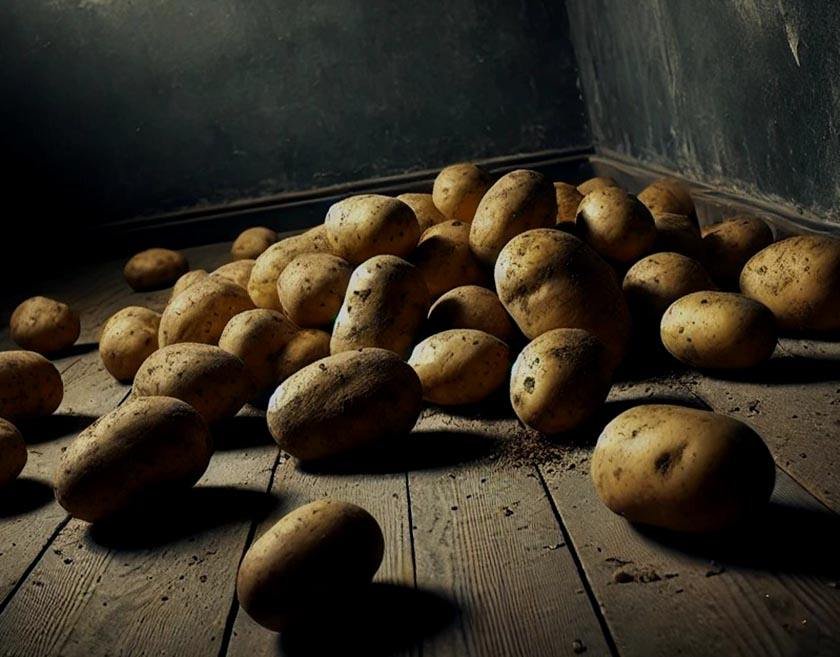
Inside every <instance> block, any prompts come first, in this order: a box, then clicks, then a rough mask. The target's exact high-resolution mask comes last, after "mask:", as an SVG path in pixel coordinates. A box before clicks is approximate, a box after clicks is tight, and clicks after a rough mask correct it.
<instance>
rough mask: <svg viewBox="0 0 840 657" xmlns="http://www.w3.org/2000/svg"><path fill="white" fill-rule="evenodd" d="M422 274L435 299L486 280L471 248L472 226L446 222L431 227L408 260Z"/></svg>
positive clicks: (461, 222) (457, 222) (458, 222)
mask: <svg viewBox="0 0 840 657" xmlns="http://www.w3.org/2000/svg"><path fill="white" fill-rule="evenodd" d="M409 260H410V261H411V263H412V264H414V266H415V267H417V268H418V269H419V270H420V273H421V274H423V280H425V281H426V287H428V288H429V294H430V295H431V296H432V298H437V297H439V296H440V295H441V294H443V293H444V292H446V291H448V290H451V289H452V288H454V287H458V286H460V285H470V284H473V283H483V282H484V281H485V280H486V276H485V273H484V270H483V269H482V267H481V263H480V262H479V261H478V259H476V257H475V256H474V255H473V252H472V249H470V225H469V224H466V223H464V222H463V221H444V222H443V223H440V224H437V225H435V226H432V227H431V228H429V229H428V230H427V231H426V232H425V233H423V235H422V236H421V237H420V242H419V244H418V245H417V248H416V249H414V253H412V254H411V257H410V258H409Z"/></svg>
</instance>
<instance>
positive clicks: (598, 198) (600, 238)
mask: <svg viewBox="0 0 840 657" xmlns="http://www.w3.org/2000/svg"><path fill="white" fill-rule="evenodd" d="M575 226H576V227H577V229H578V234H579V235H580V237H581V239H583V240H584V241H585V242H587V243H588V244H589V245H590V246H591V247H592V248H593V249H595V250H596V251H597V252H598V253H599V254H601V255H602V256H604V257H605V258H608V259H609V260H612V261H614V262H618V263H624V264H629V263H632V262H635V261H636V260H638V259H639V258H640V257H642V256H643V255H645V254H646V253H648V252H649V251H650V249H651V247H653V241H654V240H655V239H656V224H655V223H654V221H653V216H652V215H651V214H650V212H649V211H648V209H647V208H646V207H645V206H644V205H642V203H640V202H639V200H638V199H637V198H636V197H635V196H632V195H630V194H628V193H627V192H625V191H624V190H623V189H619V188H618V187H605V188H603V189H598V190H595V191H594V192H591V193H589V194H587V195H586V198H584V199H583V200H582V201H581V202H580V205H579V206H578V213H577V219H576V221H575Z"/></svg>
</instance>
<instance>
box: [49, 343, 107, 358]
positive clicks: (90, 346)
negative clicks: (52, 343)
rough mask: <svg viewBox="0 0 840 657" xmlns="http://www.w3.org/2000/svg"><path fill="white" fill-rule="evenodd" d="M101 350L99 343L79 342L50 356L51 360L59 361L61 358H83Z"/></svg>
mask: <svg viewBox="0 0 840 657" xmlns="http://www.w3.org/2000/svg"><path fill="white" fill-rule="evenodd" d="M97 349H99V343H98V342H77V343H76V344H73V345H70V346H69V347H67V348H66V349H62V350H61V351H55V352H53V353H51V354H50V355H49V358H50V360H59V359H61V358H70V357H71V356H83V355H84V354H89V353H90V352H91V351H96V350H97Z"/></svg>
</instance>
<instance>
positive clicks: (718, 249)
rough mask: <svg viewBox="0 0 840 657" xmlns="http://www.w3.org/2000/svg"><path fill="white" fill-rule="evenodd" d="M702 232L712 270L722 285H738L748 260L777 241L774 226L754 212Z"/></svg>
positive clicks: (706, 260)
mask: <svg viewBox="0 0 840 657" xmlns="http://www.w3.org/2000/svg"><path fill="white" fill-rule="evenodd" d="M701 234H702V236H703V251H704V257H705V262H706V264H707V266H708V267H709V273H710V274H711V275H712V277H713V278H714V279H715V280H716V281H718V282H719V283H720V284H721V285H732V284H737V282H738V277H739V276H740V275H741V270H742V269H743V268H744V265H746V264H747V261H748V260H749V259H750V258H752V257H753V256H754V255H755V254H756V253H758V252H759V251H761V249H763V248H765V247H767V246H770V245H771V244H772V243H773V232H772V231H771V230H770V227H769V226H768V225H767V224H766V223H764V222H763V221H762V220H761V219H759V218H758V217H753V216H750V215H738V216H736V217H732V218H731V219H725V220H724V221H721V222H719V223H716V224H712V225H711V226H704V227H703V228H702V230H701Z"/></svg>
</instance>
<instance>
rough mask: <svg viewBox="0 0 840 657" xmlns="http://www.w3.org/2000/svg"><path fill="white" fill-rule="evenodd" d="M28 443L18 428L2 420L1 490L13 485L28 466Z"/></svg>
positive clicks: (0, 437)
mask: <svg viewBox="0 0 840 657" xmlns="http://www.w3.org/2000/svg"><path fill="white" fill-rule="evenodd" d="M27 457H28V454H27V452H26V443H25V442H23V436H21V435H20V431H18V430H17V427H16V426H15V425H14V424H12V423H11V422H8V421H6V420H4V419H3V418H0V489H2V488H3V487H4V486H8V485H9V484H10V483H12V482H13V481H14V480H15V479H17V476H18V475H19V474H20V473H21V471H22V470H23V468H24V466H26V459H27Z"/></svg>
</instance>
